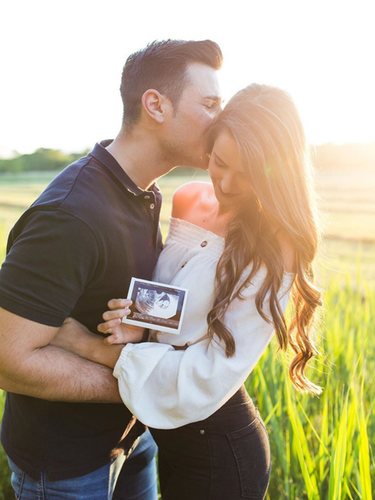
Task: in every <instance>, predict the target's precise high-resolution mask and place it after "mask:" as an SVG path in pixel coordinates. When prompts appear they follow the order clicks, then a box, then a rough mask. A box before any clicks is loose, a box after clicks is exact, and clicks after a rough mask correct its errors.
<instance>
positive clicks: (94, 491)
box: [9, 431, 157, 500]
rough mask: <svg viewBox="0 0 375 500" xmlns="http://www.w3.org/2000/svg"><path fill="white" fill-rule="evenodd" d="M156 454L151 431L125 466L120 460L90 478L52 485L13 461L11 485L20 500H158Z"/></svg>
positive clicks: (143, 437) (72, 479) (10, 462)
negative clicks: (28, 473) (22, 468)
mask: <svg viewBox="0 0 375 500" xmlns="http://www.w3.org/2000/svg"><path fill="white" fill-rule="evenodd" d="M155 453H156V445H155V443H154V441H153V439H152V437H151V434H150V433H149V432H148V431H147V432H145V433H144V434H142V436H141V438H140V441H139V443H138V445H137V447H136V448H135V450H134V451H133V452H132V454H131V455H130V456H129V458H128V459H127V460H126V461H125V462H124V458H123V456H120V457H118V458H117V459H116V460H115V461H113V462H111V463H108V464H106V465H104V466H103V467H101V468H100V469H97V470H95V471H93V472H90V473H89V474H86V475H84V476H80V477H74V478H70V479H64V480H61V481H48V480H47V479H46V477H45V474H43V473H42V474H41V477H40V479H39V481H35V480H34V479H32V478H31V477H29V476H28V475H27V474H25V473H24V472H23V471H22V470H20V469H19V468H18V467H17V466H16V465H15V464H14V463H13V462H12V461H11V460H9V467H10V469H11V472H12V476H11V482H12V486H13V489H14V491H15V494H16V498H17V499H20V500H107V499H112V498H113V500H121V499H124V500H156V499H157V476H156V465H155ZM113 487H115V491H114V492H113Z"/></svg>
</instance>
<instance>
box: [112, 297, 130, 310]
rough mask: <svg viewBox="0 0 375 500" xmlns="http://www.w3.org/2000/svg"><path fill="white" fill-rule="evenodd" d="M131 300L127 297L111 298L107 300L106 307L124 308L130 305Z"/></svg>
mask: <svg viewBox="0 0 375 500" xmlns="http://www.w3.org/2000/svg"><path fill="white" fill-rule="evenodd" d="M131 304H132V301H131V300H129V299H111V300H110V301H109V302H108V307H109V308H110V309H124V308H128V307H130V306H131Z"/></svg>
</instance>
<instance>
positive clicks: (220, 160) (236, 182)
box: [208, 131, 252, 209]
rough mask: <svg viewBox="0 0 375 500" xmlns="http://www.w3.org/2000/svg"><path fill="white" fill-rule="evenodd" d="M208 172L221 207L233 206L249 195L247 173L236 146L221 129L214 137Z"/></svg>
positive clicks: (231, 138)
mask: <svg viewBox="0 0 375 500" xmlns="http://www.w3.org/2000/svg"><path fill="white" fill-rule="evenodd" d="M208 173H209V175H210V177H211V181H212V184H213V187H214V190H215V196H216V198H217V200H218V202H219V204H220V206H221V208H224V209H231V208H234V207H235V206H236V205H238V204H239V203H240V202H241V201H242V200H243V199H245V198H248V197H249V196H250V195H251V192H252V191H251V185H250V179H249V175H248V173H247V172H246V171H245V169H244V167H243V164H242V159H241V156H240V152H239V150H238V146H237V144H236V142H235V141H234V139H233V137H232V136H231V134H230V133H229V132H226V131H222V132H220V134H219V135H218V137H217V138H216V140H215V143H214V145H213V148H212V152H211V156H210V162H209V165H208Z"/></svg>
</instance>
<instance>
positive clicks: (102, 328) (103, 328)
mask: <svg viewBox="0 0 375 500" xmlns="http://www.w3.org/2000/svg"><path fill="white" fill-rule="evenodd" d="M119 325H121V318H115V319H111V320H110V321H106V322H105V323H100V324H99V325H98V327H97V329H98V331H99V332H100V333H112V332H111V329H112V328H115V327H116V326H119Z"/></svg>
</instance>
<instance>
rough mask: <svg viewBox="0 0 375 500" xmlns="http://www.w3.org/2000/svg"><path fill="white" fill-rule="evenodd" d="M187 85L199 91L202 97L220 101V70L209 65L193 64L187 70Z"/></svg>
mask: <svg viewBox="0 0 375 500" xmlns="http://www.w3.org/2000/svg"><path fill="white" fill-rule="evenodd" d="M186 76H187V85H186V87H187V88H188V87H190V88H193V89H194V90H196V91H198V92H199V93H200V95H201V96H202V97H207V98H211V99H220V97H221V92H220V85H219V78H218V70H216V69H214V68H211V66H208V65H207V64H202V63H191V64H189V65H188V66H187V68H186Z"/></svg>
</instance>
